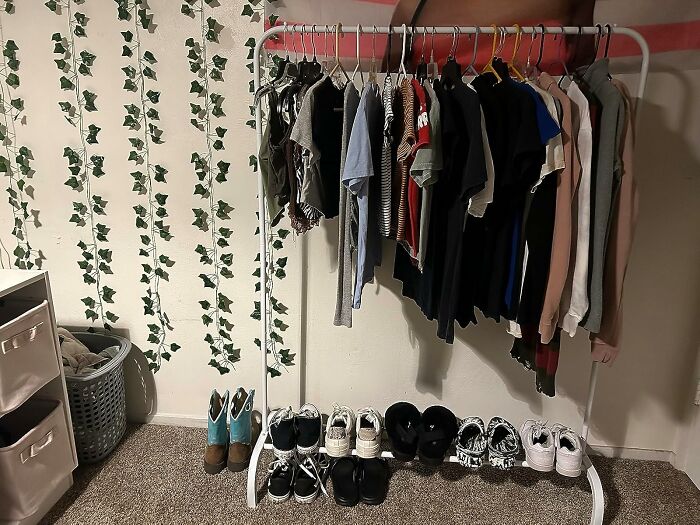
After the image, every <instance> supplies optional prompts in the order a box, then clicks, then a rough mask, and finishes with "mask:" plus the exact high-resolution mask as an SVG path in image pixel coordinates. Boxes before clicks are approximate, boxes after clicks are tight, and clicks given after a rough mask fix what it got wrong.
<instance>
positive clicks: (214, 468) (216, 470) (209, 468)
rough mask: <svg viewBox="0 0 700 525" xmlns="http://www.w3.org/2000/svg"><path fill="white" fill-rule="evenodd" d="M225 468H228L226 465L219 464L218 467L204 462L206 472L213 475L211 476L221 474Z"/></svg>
mask: <svg viewBox="0 0 700 525" xmlns="http://www.w3.org/2000/svg"><path fill="white" fill-rule="evenodd" d="M225 468H226V464H225V463H219V464H217V465H212V464H211V463H207V462H206V461H205V462H204V472H206V473H207V474H211V475H214V474H218V473H219V472H221V471H222V470H224V469H225Z"/></svg>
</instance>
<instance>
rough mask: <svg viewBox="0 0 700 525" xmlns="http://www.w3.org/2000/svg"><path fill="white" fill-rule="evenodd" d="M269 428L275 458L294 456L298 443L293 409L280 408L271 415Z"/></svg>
mask: <svg viewBox="0 0 700 525" xmlns="http://www.w3.org/2000/svg"><path fill="white" fill-rule="evenodd" d="M268 427H269V428H270V437H271V438H272V451H273V453H274V454H275V456H276V457H278V458H283V459H289V458H291V457H292V456H294V453H295V451H296V446H297V441H296V431H295V429H294V412H293V411H292V407H287V408H280V409H279V410H276V411H274V412H273V413H271V414H270V418H269V419H268Z"/></svg>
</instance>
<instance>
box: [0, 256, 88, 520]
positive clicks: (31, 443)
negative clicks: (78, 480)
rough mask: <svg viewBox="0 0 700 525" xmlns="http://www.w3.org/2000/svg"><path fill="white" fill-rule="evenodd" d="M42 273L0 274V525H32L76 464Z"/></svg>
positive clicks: (56, 496)
mask: <svg viewBox="0 0 700 525" xmlns="http://www.w3.org/2000/svg"><path fill="white" fill-rule="evenodd" d="M72 428H73V426H72V424H71V417H70V408H69V405H68V396H67V394H66V384H65V378H64V376H63V366H62V363H61V350H60V346H59V343H58V337H57V334H56V316H55V314H54V309H53V303H52V301H51V288H50V286H49V276H48V273H47V272H43V271H34V270H0V525H35V524H36V523H39V521H40V520H41V518H43V517H44V515H45V514H46V513H47V512H48V511H49V510H50V509H51V507H52V506H53V505H54V504H55V503H56V502H57V501H58V500H59V499H60V498H61V496H63V494H64V493H65V492H66V490H68V489H69V488H70V486H71V485H72V484H73V470H74V469H75V467H77V466H78V460H77V457H76V451H75V441H74V438H73V430H72Z"/></svg>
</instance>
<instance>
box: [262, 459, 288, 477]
mask: <svg viewBox="0 0 700 525" xmlns="http://www.w3.org/2000/svg"><path fill="white" fill-rule="evenodd" d="M293 466H294V465H293V461H292V460H290V459H283V458H277V459H275V460H274V461H272V463H270V466H268V467H267V472H268V473H269V474H274V473H275V472H278V471H280V472H286V471H288V470H289V469H291V468H292V467H293Z"/></svg>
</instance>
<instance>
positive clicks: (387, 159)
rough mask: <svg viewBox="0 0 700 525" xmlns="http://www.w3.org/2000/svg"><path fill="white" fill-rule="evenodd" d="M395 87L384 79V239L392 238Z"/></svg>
mask: <svg viewBox="0 0 700 525" xmlns="http://www.w3.org/2000/svg"><path fill="white" fill-rule="evenodd" d="M393 95H394V86H393V85H392V83H391V75H390V74H389V75H387V76H386V78H385V79H384V93H382V104H383V105H384V142H383V144H382V169H381V175H380V182H381V191H382V193H381V197H380V201H379V233H380V234H381V235H382V237H389V236H390V229H391V173H392V165H391V138H392V137H391V126H392V123H393V121H394V110H393V107H392V103H393V98H394V96H393Z"/></svg>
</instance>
